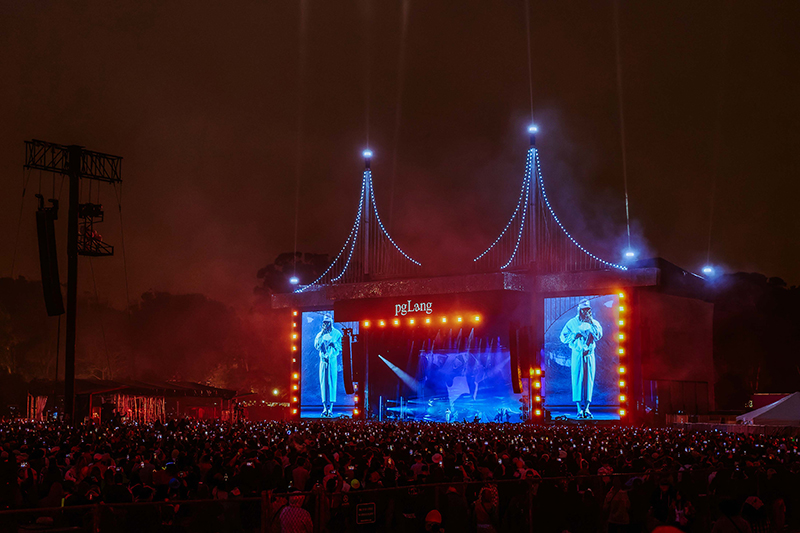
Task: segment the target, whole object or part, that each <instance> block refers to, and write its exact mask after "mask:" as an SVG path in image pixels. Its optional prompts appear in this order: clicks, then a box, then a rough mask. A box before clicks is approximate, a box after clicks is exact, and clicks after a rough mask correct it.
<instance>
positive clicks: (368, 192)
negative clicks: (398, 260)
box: [294, 150, 421, 293]
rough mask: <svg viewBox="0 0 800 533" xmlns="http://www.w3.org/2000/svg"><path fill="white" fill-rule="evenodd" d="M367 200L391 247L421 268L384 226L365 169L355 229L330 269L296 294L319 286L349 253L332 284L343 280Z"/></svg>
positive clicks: (351, 230)
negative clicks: (369, 201) (370, 203)
mask: <svg viewBox="0 0 800 533" xmlns="http://www.w3.org/2000/svg"><path fill="white" fill-rule="evenodd" d="M363 155H364V157H365V158H366V159H370V158H371V157H372V151H370V150H365V151H364V152H363ZM367 199H369V200H371V201H372V212H373V214H374V215H375V221H376V222H377V223H378V226H379V227H380V230H381V233H382V234H383V235H384V236H385V237H386V239H387V240H388V241H389V243H391V245H392V246H393V247H394V248H395V250H397V251H398V252H400V254H401V255H402V256H403V257H404V258H405V259H407V260H408V261H410V262H411V263H413V264H415V265H417V266H421V263H420V262H419V261H417V260H416V259H414V258H412V257H411V256H409V255H408V254H407V253H405V252H404V251H403V250H402V249H401V248H400V246H398V244H397V243H396V242H395V241H394V239H392V237H391V235H389V232H388V230H387V229H386V227H385V226H384V225H383V221H382V220H381V217H380V214H379V213H378V206H377V204H376V203H375V189H374V187H373V185H372V172H371V171H370V170H369V169H365V170H364V175H363V178H362V180H361V195H360V196H359V202H358V214H357V215H356V220H355V222H354V223H353V227H352V228H351V229H350V233H349V235H348V236H347V240H346V241H345V243H344V246H342V248H341V250H339V253H338V254H336V257H335V258H334V259H333V261H332V262H331V264H330V265H329V266H328V268H326V269H325V271H324V272H323V273H322V275H320V276H319V277H318V278H317V279H315V280H314V281H312V282H311V283H309V284H308V285H305V286H303V287H300V288H298V289H297V290H295V291H294V292H296V293H300V292H304V291H306V290H308V289H309V288H311V287H313V286H315V285H317V284H319V283H320V282H321V281H322V280H324V279H325V278H326V276H328V274H330V273H331V272H332V270H333V269H334V268H335V267H336V266H337V264H338V263H339V259H341V258H342V257H343V256H344V254H345V252H347V260H346V261H345V263H344V265H343V266H342V269H341V271H340V272H339V273H338V274H337V275H336V276H335V277H332V278H331V282H332V283H333V282H337V281H339V280H340V279H342V277H343V276H344V275H345V273H346V272H347V269H348V268H349V266H350V264H351V262H352V258H353V253H354V252H355V249H356V246H357V245H358V236H359V233H360V228H361V219H362V215H363V212H364V202H365V201H366V200H367Z"/></svg>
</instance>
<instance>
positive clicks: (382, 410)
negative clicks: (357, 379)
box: [369, 326, 527, 422]
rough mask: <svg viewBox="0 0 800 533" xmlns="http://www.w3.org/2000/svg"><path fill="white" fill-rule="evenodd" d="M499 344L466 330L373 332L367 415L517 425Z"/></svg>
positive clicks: (515, 401) (505, 353)
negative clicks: (368, 411)
mask: <svg viewBox="0 0 800 533" xmlns="http://www.w3.org/2000/svg"><path fill="white" fill-rule="evenodd" d="M504 342H505V341H504V339H501V338H500V337H498V336H489V335H481V334H479V333H477V332H476V330H475V328H473V327H471V326H466V327H463V328H461V327H454V328H449V327H448V328H441V329H440V328H435V329H428V328H420V329H419V330H417V332H416V333H412V332H402V331H386V332H385V333H381V332H379V331H377V330H373V331H372V332H371V333H370V339H369V352H370V354H371V355H370V368H369V373H370V379H369V398H370V404H371V411H372V412H373V414H375V415H377V416H379V417H380V418H382V419H404V420H426V421H436V422H455V421H459V422H462V421H467V422H520V421H521V416H520V415H521V407H522V402H520V398H521V397H522V395H521V394H514V393H513V390H512V386H511V370H510V362H509V359H510V353H509V350H508V347H507V346H506V345H505V344H504ZM525 385H526V387H527V383H526V384H525Z"/></svg>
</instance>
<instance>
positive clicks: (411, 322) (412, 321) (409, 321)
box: [408, 318, 414, 326]
mask: <svg viewBox="0 0 800 533" xmlns="http://www.w3.org/2000/svg"><path fill="white" fill-rule="evenodd" d="M408 323H409V324H411V325H412V326H413V325H414V319H413V318H410V319H408Z"/></svg>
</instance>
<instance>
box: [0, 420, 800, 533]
mask: <svg viewBox="0 0 800 533" xmlns="http://www.w3.org/2000/svg"><path fill="white" fill-rule="evenodd" d="M797 447H798V444H797V441H796V437H792V436H783V435H758V434H740V433H725V432H719V431H711V432H702V431H697V432H688V431H684V430H681V429H670V428H639V427H625V426H605V427H599V426H598V427H584V426H565V425H553V426H534V425H519V426H516V427H515V428H514V429H513V431H510V430H509V426H508V425H506V424H492V423H490V424H474V423H462V422H451V423H450V424H444V423H434V422H418V421H414V422H368V421H353V420H339V421H319V420H317V421H296V422H285V421H273V422H256V421H247V420H243V421H240V422H236V423H233V422H220V421H215V420H191V419H182V420H168V421H165V422H164V423H154V424H129V423H126V422H125V421H122V422H121V423H120V424H119V425H108V424H105V425H100V424H97V423H95V422H93V421H87V422H86V423H84V424H81V425H76V426H71V427H70V426H66V425H62V424H61V423H59V422H32V421H23V420H9V421H3V422H0V510H6V509H32V510H36V512H37V513H41V516H42V517H46V516H57V514H55V513H54V511H55V510H57V509H60V508H61V507H62V506H63V507H72V506H77V505H82V504H94V503H99V502H104V503H106V504H108V505H109V506H113V505H115V504H124V503H125V502H131V501H133V502H154V503H155V502H165V501H167V500H169V501H170V507H171V506H172V505H173V504H175V502H180V501H181V500H196V499H201V500H208V501H209V504H208V505H207V506H205V507H204V512H205V513H206V514H203V515H202V518H197V517H198V516H200V515H195V513H191V512H190V511H189V509H190V506H185V509H184V510H183V511H180V510H179V511H177V514H175V516H174V517H173V518H171V519H170V520H173V521H175V520H183V519H185V520H187V521H194V522H196V523H208V524H210V523H212V522H214V521H216V520H220V521H222V520H224V518H225V517H226V516H227V514H226V513H229V512H230V511H229V509H232V507H231V505H232V504H235V503H236V500H239V499H241V498H245V497H250V498H252V497H257V496H258V495H259V494H261V492H262V491H271V493H272V494H273V495H279V494H283V495H286V494H287V491H288V490H289V489H290V488H292V489H301V488H302V489H304V490H305V491H312V492H313V491H317V493H318V494H320V495H323V494H328V495H329V496H328V499H329V500H330V502H331V505H332V508H333V506H334V505H335V506H336V507H337V510H336V512H335V513H334V512H333V509H332V512H330V513H329V514H328V515H326V517H325V520H327V521H331V520H334V519H335V520H338V523H339V526H335V525H332V526H330V527H328V526H327V525H326V524H321V525H320V527H322V528H325V527H328V529H329V530H333V529H336V527H338V529H339V530H342V528H346V527H349V522H348V520H353V516H351V515H352V514H353V513H354V512H355V510H354V508H355V504H354V502H358V501H361V500H359V498H369V499H367V500H365V501H375V502H376V503H378V504H379V506H380V509H382V510H381V513H382V514H381V516H380V517H379V519H380V520H381V525H382V526H383V524H393V526H392V527H394V528H395V530H396V531H400V530H401V526H402V528H405V529H403V530H404V531H405V530H408V531H419V530H421V529H422V528H423V527H424V522H425V520H424V519H425V517H426V516H427V514H428V513H429V511H431V510H432V509H433V507H432V505H434V504H435V505H436V506H437V508H436V510H437V511H439V513H440V515H441V517H442V521H441V526H440V527H443V528H445V529H447V530H449V531H464V530H468V529H470V527H469V526H470V525H472V526H473V527H474V528H475V529H477V528H478V526H479V525H480V529H481V530H483V531H516V530H519V531H524V530H525V527H526V526H529V525H530V520H533V521H534V522H533V523H534V525H535V526H536V527H537V528H539V529H541V530H544V531H549V530H553V531H562V530H563V529H565V528H573V529H574V530H575V532H577V531H592V530H593V528H594V529H598V528H599V527H600V526H604V525H605V523H606V522H607V523H608V524H609V526H610V527H609V530H613V529H616V530H628V531H633V532H638V531H644V530H649V529H647V528H652V527H655V526H656V525H658V524H664V525H670V526H672V527H677V528H680V529H682V530H685V531H699V530H702V528H706V529H710V528H711V527H712V522H713V521H712V519H716V518H717V509H718V508H719V513H720V517H719V519H717V520H716V522H715V523H714V525H713V527H715V528H717V531H722V532H724V531H728V530H730V531H736V528H735V527H734V524H735V525H736V526H739V527H741V528H744V527H745V525H746V527H747V528H748V529H749V530H753V531H764V530H766V529H768V528H772V529H773V530H775V529H779V528H783V529H785V528H791V527H793V526H792V524H795V523H797V520H798V517H797V513H798V506H797V505H795V502H796V501H797V497H798V496H797V493H798V491H797V490H796V487H797V486H798V476H800V454H798V449H797ZM450 488H452V489H453V490H452V491H450ZM373 495H383V496H381V498H382V499H381V498H378V497H377V496H375V497H373ZM698 495H706V496H704V498H707V500H706V502H707V504H704V505H703V506H702V508H701V506H700V505H697V501H699V500H697V498H699V496H698ZM434 496H435V497H434ZM750 497H753V498H752V499H751V498H750ZM285 498H286V503H285V505H286V506H288V507H290V508H291V507H292V506H291V502H290V499H291V498H289V497H285ZM295 498H297V497H295ZM391 499H394V504H393V505H388V504H387V502H389V501H390V500H391ZM213 500H216V502H213ZM626 500H627V502H626ZM276 501H277V500H276ZM317 501H321V499H320V498H314V499H309V500H308V504H307V507H308V508H309V509H310V508H311V507H313V506H314V505H316V503H315V502H317ZM468 502H472V503H468ZM728 502H732V504H731V503H728ZM743 502H745V506H744V507H743V508H741V514H742V515H741V516H739V512H740V507H741V505H742V503H743ZM212 504H215V505H216V506H212ZM693 504H695V505H693ZM302 505H303V504H300V505H299V507H298V506H297V505H295V506H294V507H295V508H297V509H298V510H294V509H292V510H290V511H286V512H287V513H291V514H292V515H297V516H299V515H303V513H301V512H300V510H302ZM531 505H532V506H533V507H532V508H531V507H530V506H531ZM731 505H733V506H732V507H731ZM162 507H163V506H162ZM604 507H605V509H603V508H604ZM529 508H530V509H534V510H535V514H534V515H532V514H531V513H530V512H528V510H529ZM159 509H161V507H149V506H143V507H135V508H131V509H130V510H129V511H126V513H125V514H124V519H123V516H122V515H120V517H119V519H118V520H117V523H123V522H124V523H125V524H127V525H128V526H129V527H130V528H138V529H135V530H141V531H144V530H154V528H155V529H157V526H158V524H161V523H163V521H164V520H165V516H166V515H164V514H163V513H161V511H159ZM309 509H306V511H308V510H309ZM275 512H277V510H275ZM275 512H272V513H271V514H270V516H275ZM701 512H702V513H704V514H703V515H702V516H701ZM187 513H189V515H187ZM580 513H583V514H584V515H587V516H588V515H592V516H595V515H597V520H595V519H594V518H592V519H591V520H584V519H583V518H580V517H578V516H577V515H578V514H580ZM604 513H605V514H604ZM626 514H627V517H626V516H625V515H626ZM62 515H63V513H62ZM184 515H186V516H184ZM70 516H72V517H73V518H75V519H76V520H78V519H79V518H81V517H83V516H84V515H83V514H79V513H75V514H70ZM315 516H318V515H315ZM320 516H321V515H320ZM603 517H606V519H605V520H604V519H603ZM279 518H280V516H279V515H278V518H276V519H275V522H273V526H270V527H276V528H278V529H280V523H281V522H280V520H279ZM81 519H82V518H81ZM626 520H627V522H626ZM80 522H81V520H78V525H80ZM300 522H301V524H302V523H305V520H302V519H301V520H300ZM187 523H188V522H187ZM626 524H627V527H626ZM70 525H72V524H70ZM301 527H305V526H301ZM559 528H560V529H559ZM726 528H727V529H726ZM742 533H744V529H743V530H742Z"/></svg>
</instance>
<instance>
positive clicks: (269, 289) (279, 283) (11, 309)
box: [0, 254, 800, 414]
mask: <svg viewBox="0 0 800 533" xmlns="http://www.w3.org/2000/svg"><path fill="white" fill-rule="evenodd" d="M322 257H324V256H320V257H319V258H318V257H317V256H310V255H308V254H306V256H305V257H303V256H301V257H299V258H298V260H297V262H296V263H295V261H293V260H292V254H283V255H282V256H280V257H279V258H278V260H277V261H276V263H275V264H274V265H270V266H268V267H265V268H264V269H262V270H261V271H260V272H259V273H258V278H259V279H260V280H261V285H260V286H259V287H257V288H256V291H255V292H256V298H255V304H254V305H253V307H252V308H250V309H249V310H247V311H238V310H236V309H234V308H232V307H229V306H226V305H224V304H222V303H220V302H217V301H214V300H211V299H209V298H208V297H206V296H204V295H202V294H171V293H167V292H146V293H144V294H142V295H141V296H140V297H139V299H138V301H137V302H136V303H135V304H134V305H132V306H131V308H130V309H129V310H128V311H125V310H119V309H115V308H112V307H110V306H108V305H105V304H103V303H102V302H97V301H96V300H95V298H94V297H93V296H90V295H89V294H85V295H84V296H83V297H81V298H80V299H79V310H78V313H79V315H78V316H79V319H78V347H77V349H78V358H77V368H76V373H77V376H78V377H83V378H99V379H109V378H111V379H141V380H147V379H156V380H166V379H179V380H186V381H197V382H201V383H207V384H209V385H213V386H217V387H226V388H233V389H237V390H239V391H243V392H246V391H253V392H255V393H258V394H264V395H265V396H266V394H267V391H271V390H272V389H273V388H275V387H277V388H279V390H280V391H281V392H282V394H281V396H280V398H282V399H285V398H286V396H285V387H286V386H287V382H286V376H287V375H288V371H289V364H288V357H287V353H288V352H287V349H288V346H289V344H288V338H289V329H288V321H287V319H286V318H287V317H286V315H285V313H286V312H285V311H284V312H280V311H273V310H271V309H270V308H269V297H270V295H271V293H273V292H284V291H285V290H287V287H283V284H284V283H286V282H285V280H286V279H287V275H286V274H287V272H288V271H289V270H290V269H292V270H294V269H295V268H296V269H297V272H298V273H302V274H304V276H303V277H310V276H312V275H316V274H317V271H318V270H319V267H320V265H323V264H324V263H325V261H323V260H322ZM710 298H711V299H712V300H713V302H714V304H715V308H714V359H715V367H716V380H717V384H716V399H717V409H719V410H742V409H744V408H745V407H746V404H747V401H748V400H749V399H750V395H751V394H753V393H755V392H794V391H797V390H800V357H798V356H799V355H800V348H798V346H799V345H800V288H798V287H788V286H787V285H786V283H785V282H783V280H781V279H778V278H767V277H765V276H763V275H760V274H748V273H736V274H730V275H725V276H722V277H720V278H719V279H717V280H716V281H715V282H714V284H713V288H712V291H711V294H710ZM57 329H58V319H57V318H52V317H47V315H46V313H45V308H44V301H43V298H42V289H41V284H40V282H39V281H31V280H27V279H25V278H22V277H20V278H17V279H13V280H12V279H11V278H0V404H1V405H3V409H2V411H0V414H7V410H6V409H7V407H6V406H7V405H8V404H9V403H18V402H19V397H20V392H22V393H23V397H24V383H25V382H26V381H29V380H31V379H36V378H46V379H53V378H55V376H56V333H57ZM61 335H62V342H61V344H60V365H59V377H61V378H63V354H64V346H63V336H64V331H63V328H62V331H61ZM270 397H272V395H271V393H270Z"/></svg>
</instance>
